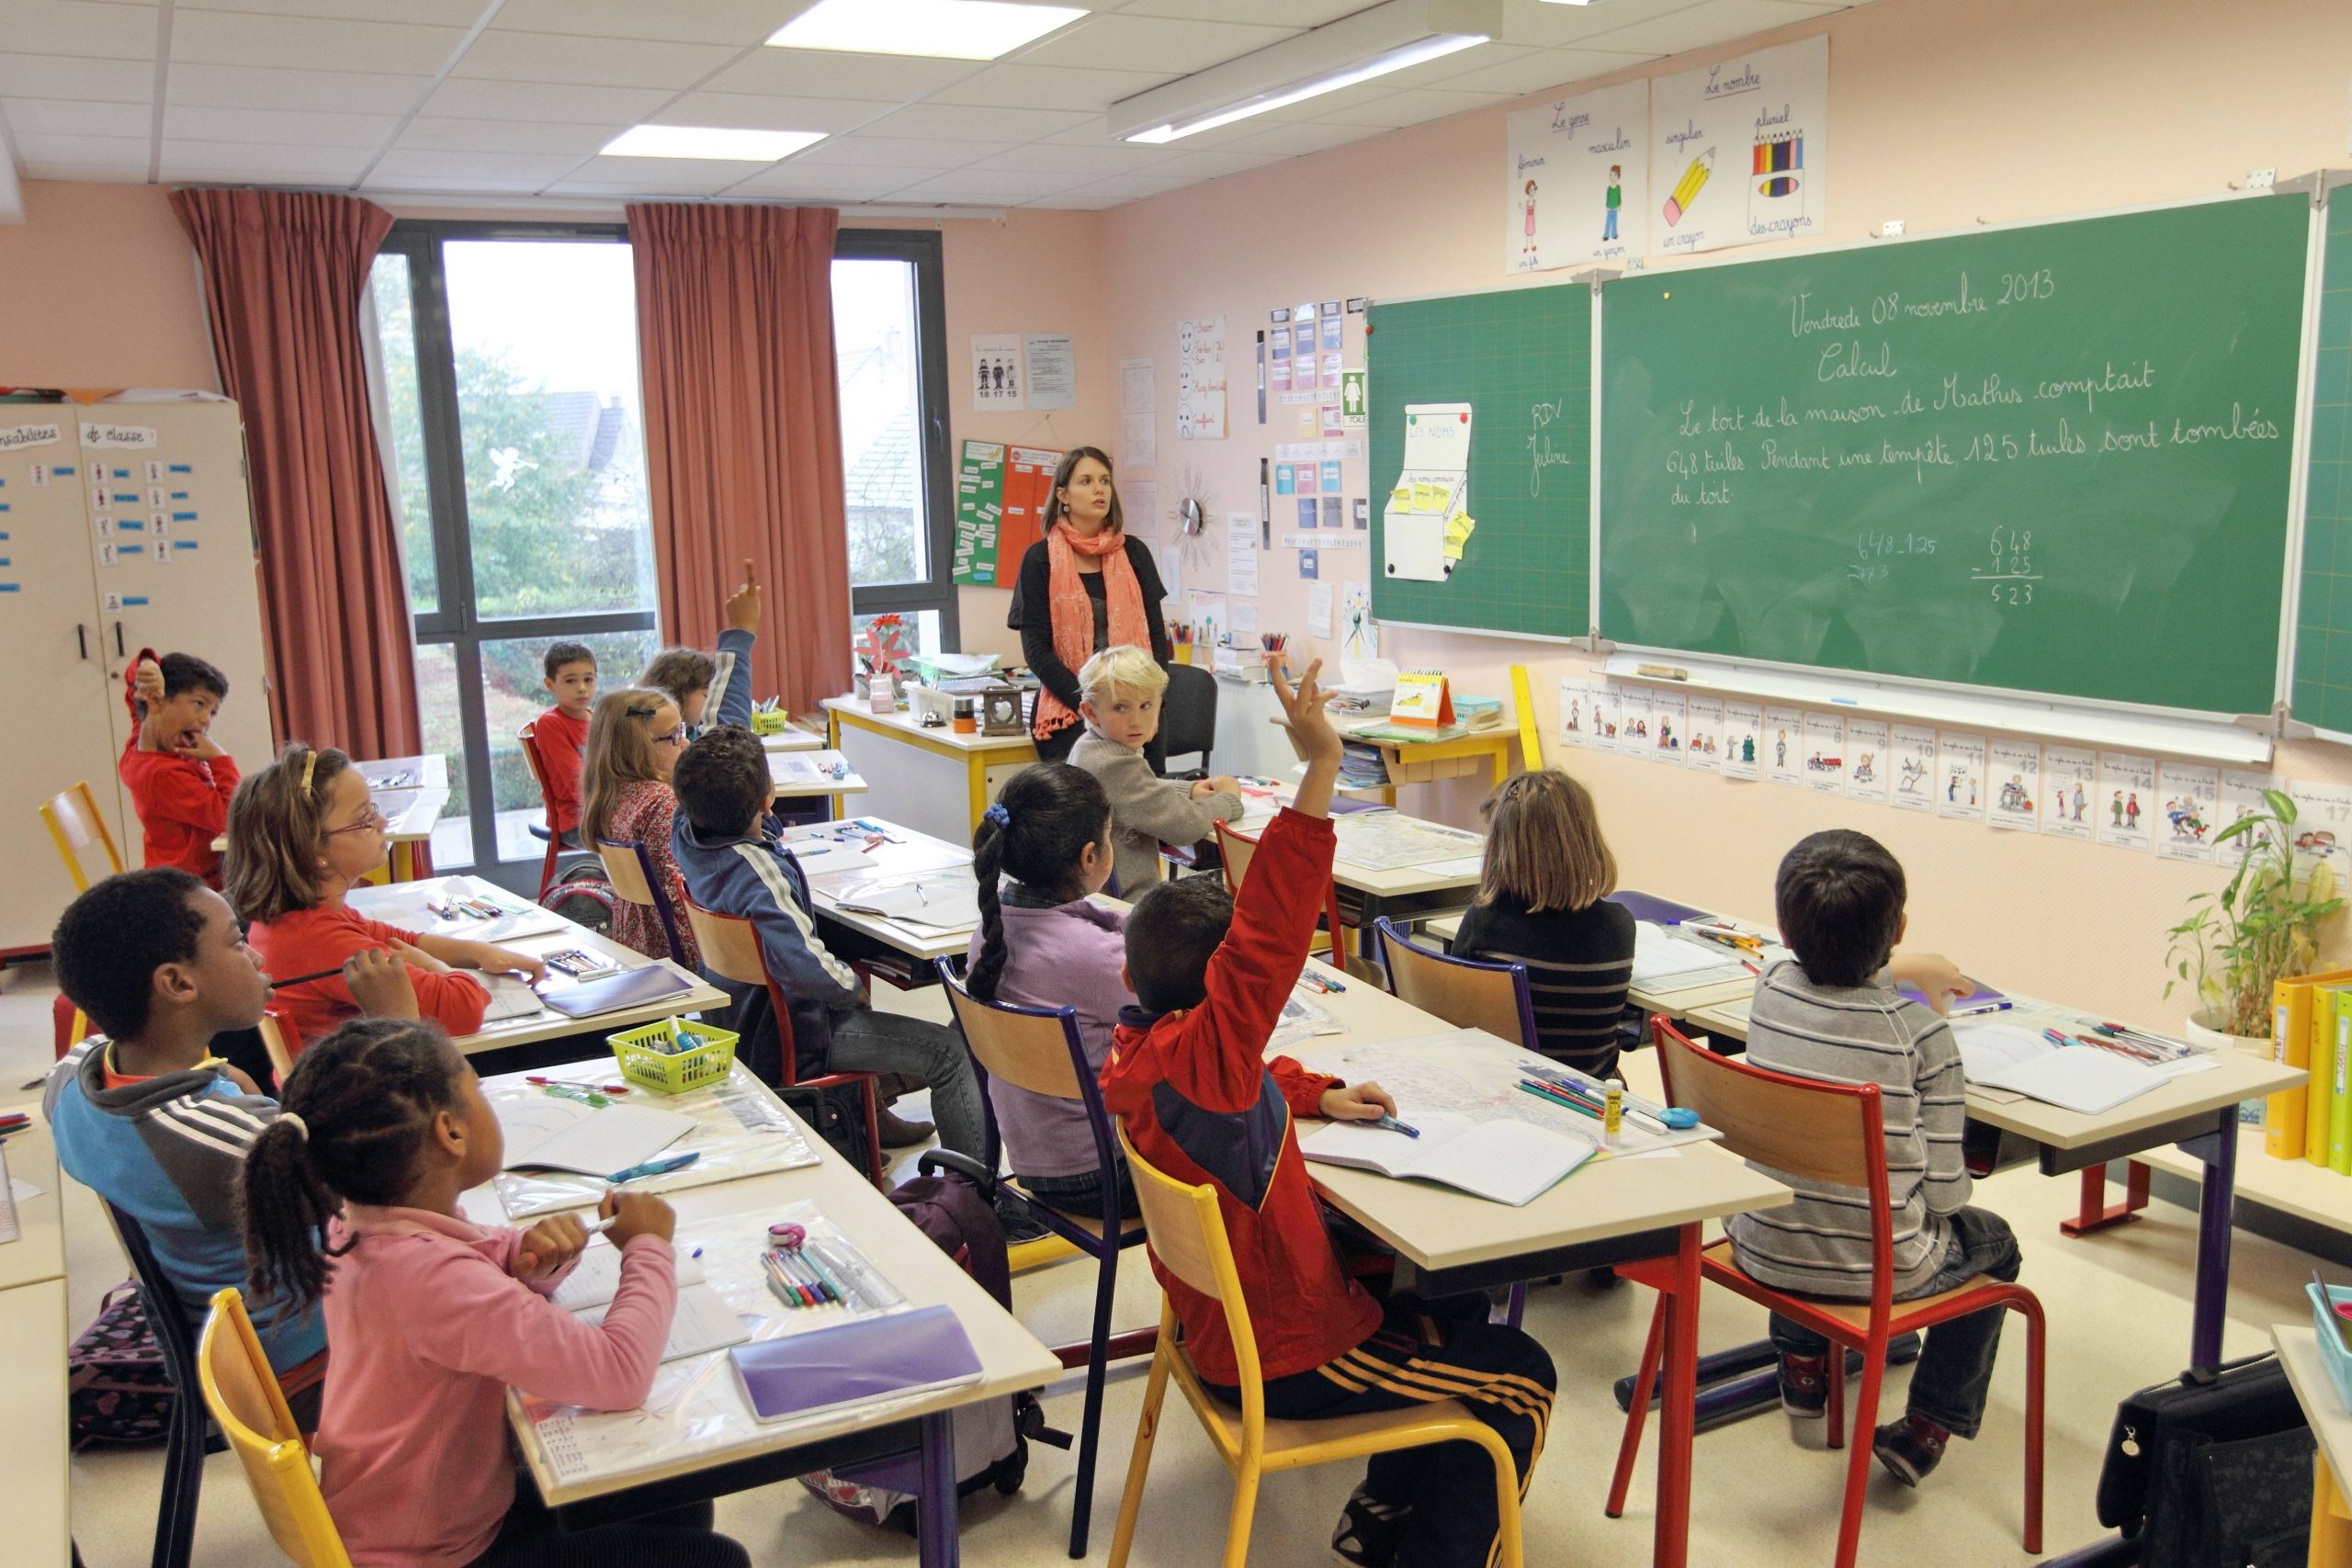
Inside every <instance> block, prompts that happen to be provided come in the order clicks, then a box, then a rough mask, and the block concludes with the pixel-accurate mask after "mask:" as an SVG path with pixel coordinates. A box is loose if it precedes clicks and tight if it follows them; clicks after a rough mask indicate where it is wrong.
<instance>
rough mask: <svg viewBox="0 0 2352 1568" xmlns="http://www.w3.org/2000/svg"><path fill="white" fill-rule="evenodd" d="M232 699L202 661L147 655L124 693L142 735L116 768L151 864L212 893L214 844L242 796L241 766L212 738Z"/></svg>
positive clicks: (216, 870)
mask: <svg viewBox="0 0 2352 1568" xmlns="http://www.w3.org/2000/svg"><path fill="white" fill-rule="evenodd" d="M228 695H229V678H228V677H227V676H225V675H223V674H221V673H220V671H218V670H216V669H214V668H213V667H212V666H211V665H209V664H208V663H206V662H205V661H204V660H201V659H198V658H197V657H196V655H194V654H192V653H167V654H164V656H163V657H162V658H161V659H158V658H156V656H155V650H154V649H152V648H142V649H140V650H139V657H138V658H137V659H136V660H132V661H131V666H130V674H129V676H128V677H126V678H125V680H124V682H123V693H122V700H123V703H124V705H126V706H127V707H129V708H130V719H131V723H132V724H133V725H134V726H135V727H136V732H135V733H134V734H133V735H132V736H131V738H130V744H129V745H127V746H125V747H124V748H123V749H122V761H119V762H118V763H117V764H116V765H115V767H116V771H117V772H118V773H120V774H121V775H122V783H123V787H124V788H126V789H128V790H130V803H131V805H132V807H134V808H136V809H137V811H138V813H139V826H140V829H141V836H142V837H143V839H144V840H145V846H144V847H145V853H146V858H145V861H144V862H143V863H144V864H147V865H150V866H158V865H175V866H178V867H179V868H180V869H181V870H182V871H185V872H187V873H190V874H193V875H196V876H200V877H202V878H203V879H204V881H205V883H206V885H207V886H212V887H218V886H220V855H219V854H218V853H217V852H215V851H214V850H213V848H212V840H215V839H217V838H219V837H220V832H221V829H223V828H225V827H227V826H228V822H229V797H230V796H232V795H234V794H236V793H237V764H236V762H235V761H233V760H232V759H231V757H230V755H229V753H227V752H226V751H223V750H220V747H218V746H215V745H214V744H212V739H211V736H210V730H211V728H212V716H213V715H214V714H216V713H219V712H220V705H221V703H223V702H224V701H226V700H227V699H228Z"/></svg>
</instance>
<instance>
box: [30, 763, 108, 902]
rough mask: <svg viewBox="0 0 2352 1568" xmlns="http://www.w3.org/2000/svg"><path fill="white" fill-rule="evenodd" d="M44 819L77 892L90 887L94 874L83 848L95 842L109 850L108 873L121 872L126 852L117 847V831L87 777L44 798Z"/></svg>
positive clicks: (84, 891) (42, 805) (42, 809)
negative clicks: (101, 809) (85, 863)
mask: <svg viewBox="0 0 2352 1568" xmlns="http://www.w3.org/2000/svg"><path fill="white" fill-rule="evenodd" d="M40 819H41V822H42V823H43V825H45V826H46V827H47V828H48V829H49V836H50V838H51V839H52V840H55V842H56V844H57V852H58V854H59V855H60V856H61V857H62V859H63V860H64V862H65V874H66V875H67V876H69V877H71V878H72V879H73V882H74V892H76V893H87V892H88V891H89V890H90V874H89V873H88V872H86V871H85V870H83V869H82V852H84V851H85V850H87V849H88V848H89V847H90V846H91V845H92V844H97V845H100V846H101V847H103V848H104V849H105V850H106V852H107V873H108V874H112V875H119V874H121V872H122V852H121V851H120V850H119V849H117V848H115V843H114V832H113V830H112V829H109V828H107V819H106V818H103V817H101V816H99V815H98V799H97V796H96V795H92V794H91V793H90V784H89V781H88V780H87V779H81V780H76V781H75V783H74V787H73V788H72V789H69V790H63V791H61V792H60V793H58V794H56V795H51V796H50V797H49V798H48V799H47V800H45V801H43V802H42V803H41V807H40Z"/></svg>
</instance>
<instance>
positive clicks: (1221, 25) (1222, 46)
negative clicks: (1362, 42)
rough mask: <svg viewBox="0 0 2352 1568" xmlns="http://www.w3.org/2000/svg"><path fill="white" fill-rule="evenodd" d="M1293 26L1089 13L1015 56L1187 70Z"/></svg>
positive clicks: (1277, 38) (1272, 39)
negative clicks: (1107, 15) (1263, 26)
mask: <svg viewBox="0 0 2352 1568" xmlns="http://www.w3.org/2000/svg"><path fill="white" fill-rule="evenodd" d="M1298 31H1299V29H1298V28H1259V27H1243V26H1240V25H1238V24H1237V23H1233V22H1184V21H1177V20H1175V19H1173V18H1171V17H1131V16H1128V15H1126V14H1125V13H1124V12H1123V13H1121V14H1119V15H1117V16H1112V17H1087V18H1086V19H1085V20H1083V21H1080V22H1074V23H1072V24H1071V25H1070V26H1069V27H1067V28H1063V29H1062V30H1061V31H1060V32H1057V33H1056V34H1054V35H1053V36H1052V37H1051V38H1049V39H1046V41H1045V42H1043V43H1040V44H1038V45H1036V46H1035V47H1034V48H1032V49H1030V50H1029V51H1027V52H1025V53H1023V55H1022V56H1021V63H1022V64H1023V65H1075V66H1084V67H1089V68H1091V67H1095V66H1102V67H1104V68H1106V69H1110V70H1119V71H1132V70H1134V69H1135V68H1136V66H1138V65H1148V66H1150V67H1151V68H1152V69H1153V70H1155V71H1168V72H1173V73H1175V74H1177V75H1180V76H1182V75H1188V74H1190V73H1193V72H1194V71H1198V70H1201V69H1202V68H1204V67H1205V66H1210V65H1215V64H1217V63H1218V62H1222V61H1227V60H1231V59H1232V58H1234V56H1236V55H1240V54H1248V53H1250V51H1252V50H1260V49H1263V48H1265V47H1266V46H1267V45H1268V44H1270V43H1280V42H1281V41H1282V40H1283V39H1286V38H1294V37H1295V36H1297V34H1298Z"/></svg>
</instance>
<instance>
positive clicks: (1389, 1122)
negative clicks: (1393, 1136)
mask: <svg viewBox="0 0 2352 1568" xmlns="http://www.w3.org/2000/svg"><path fill="white" fill-rule="evenodd" d="M1377 1125H1378V1126H1380V1127H1382V1128H1383V1129H1385V1130H1386V1131H1388V1132H1391V1133H1402V1134H1405V1136H1407V1137H1408V1138H1418V1137H1419V1136H1420V1135H1421V1130H1420V1129H1419V1127H1414V1126H1408V1125H1407V1124H1406V1123H1405V1122H1399V1121H1397V1118H1395V1117H1394V1116H1383V1117H1382V1118H1381V1119H1380V1121H1379V1122H1378V1123H1377Z"/></svg>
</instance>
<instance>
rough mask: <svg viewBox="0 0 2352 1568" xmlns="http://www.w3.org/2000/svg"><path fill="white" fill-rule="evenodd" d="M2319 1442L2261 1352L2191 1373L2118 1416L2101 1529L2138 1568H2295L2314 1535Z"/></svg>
mask: <svg viewBox="0 0 2352 1568" xmlns="http://www.w3.org/2000/svg"><path fill="white" fill-rule="evenodd" d="M2312 1446H2313V1445H2312V1431H2311V1425H2310V1423H2309V1422H2308V1421H2307V1420H2306V1419H2305V1418H2304V1416H2303V1412H2302V1407H2301V1405H2300V1404H2297V1403H2296V1400H2295V1393H2294V1390H2293V1389H2292V1388H2291V1387H2290V1386H2289V1385H2288V1382H2287V1371H2286V1369H2285V1368H2284V1367H2282V1366H2281V1365H2279V1362H2278V1356H2277V1355H2276V1354H2274V1353H2270V1352H2265V1353H2264V1354H2262V1355H2259V1356H2248V1357H2245V1358H2244V1359H2240V1360H2235V1361H2225V1362H2223V1363H2222V1365H2220V1366H2218V1367H2208V1368H2201V1369H2198V1370H2194V1371H2187V1372H2183V1373H2182V1374H2181V1375H2180V1376H2179V1377H2177V1378H2174V1379H2171V1380H2169V1381H2168V1382H2161V1383H2158V1384H2156V1385H2155V1386H2154V1387H2153V1388H2143V1389H2142V1390H2141V1391H2140V1392H2139V1393H2135V1394H2132V1395H2131V1397H2130V1398H2128V1399H2126V1400H2124V1401H2123V1403H2122V1404H2119V1405H2117V1406H2116V1408H2115V1426H2114V1428H2113V1430H2112V1432H2111V1433H2110V1434H2109V1438H2108V1441H2107V1460H2106V1462H2105V1463H2104V1464H2102V1465H2101V1466H2100V1468H2099V1477H2098V1521H2099V1523H2101V1524H2103V1525H2105V1526H2107V1527H2108V1528H2109V1529H2120V1530H2122V1531H2123V1532H2124V1533H2125V1534H2126V1535H2136V1537H2137V1539H2138V1544H2139V1549H2140V1555H2139V1558H2138V1561H2139V1562H2140V1564H2141V1568H2287V1565H2288V1564H2297V1565H2300V1564H2301V1562H2303V1561H2304V1555H2305V1542H2306V1540H2307V1539H2308V1538H2309V1535H2310V1532H2311V1507H2312Z"/></svg>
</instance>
